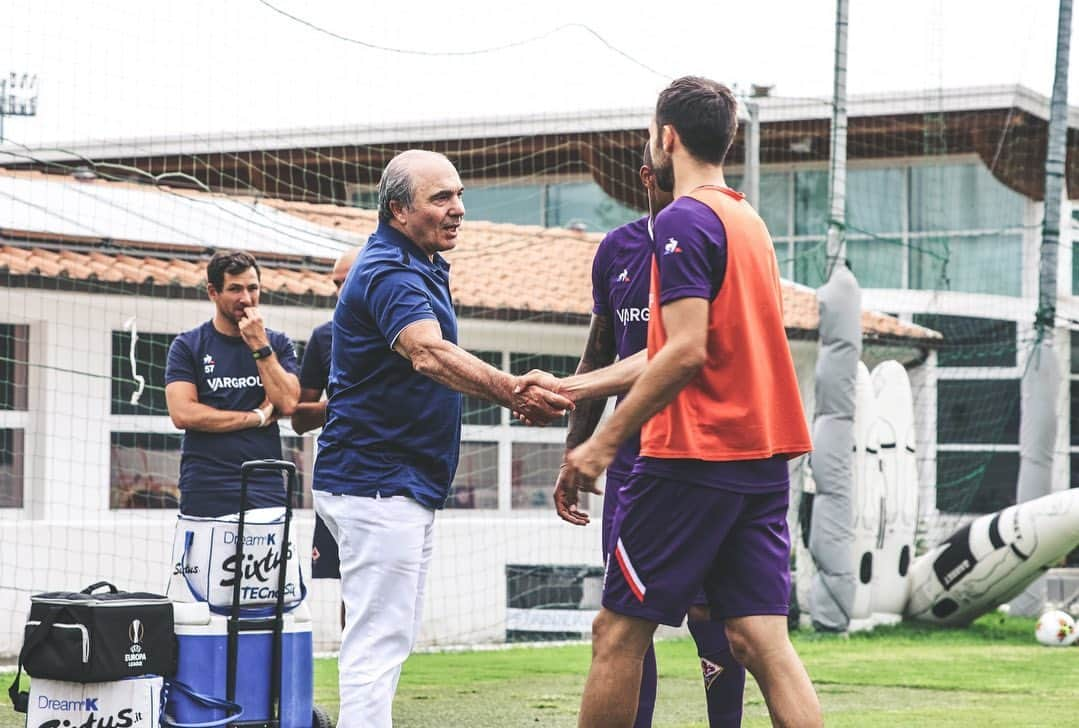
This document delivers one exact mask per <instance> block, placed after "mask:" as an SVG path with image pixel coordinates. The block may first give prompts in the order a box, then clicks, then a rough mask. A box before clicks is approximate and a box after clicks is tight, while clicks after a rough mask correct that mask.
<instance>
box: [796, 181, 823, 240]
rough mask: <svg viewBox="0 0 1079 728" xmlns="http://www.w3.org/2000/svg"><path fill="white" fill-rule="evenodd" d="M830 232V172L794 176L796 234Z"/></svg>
mask: <svg viewBox="0 0 1079 728" xmlns="http://www.w3.org/2000/svg"><path fill="white" fill-rule="evenodd" d="M826 232H828V172H827V171H825V170H813V171H809V172H796V173H795V174H794V234H795V235H824V234H825V233H826Z"/></svg>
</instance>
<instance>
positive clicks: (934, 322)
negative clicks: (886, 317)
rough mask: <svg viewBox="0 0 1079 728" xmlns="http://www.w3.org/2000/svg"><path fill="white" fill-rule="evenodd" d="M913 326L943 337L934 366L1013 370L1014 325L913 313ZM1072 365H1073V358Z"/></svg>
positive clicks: (962, 317)
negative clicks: (1009, 368) (929, 330)
mask: <svg viewBox="0 0 1079 728" xmlns="http://www.w3.org/2000/svg"><path fill="white" fill-rule="evenodd" d="M914 323H916V324H918V325H920V326H926V327H928V328H931V329H934V330H936V331H939V332H940V333H941V334H943V335H944V340H943V341H942V342H941V344H940V345H939V346H938V348H937V366H941V367H1014V366H1015V362H1016V357H1015V322H1014V321H1003V320H1000V319H988V318H975V317H972V316H943V315H939V314H929V313H916V314H914ZM1077 343H1079V342H1077ZM1074 346H1075V345H1074V344H1073V347H1074ZM1073 351H1074V348H1073ZM1072 361H1073V362H1074V361H1075V360H1074V358H1073V359H1072ZM1073 366H1075V364H1073Z"/></svg>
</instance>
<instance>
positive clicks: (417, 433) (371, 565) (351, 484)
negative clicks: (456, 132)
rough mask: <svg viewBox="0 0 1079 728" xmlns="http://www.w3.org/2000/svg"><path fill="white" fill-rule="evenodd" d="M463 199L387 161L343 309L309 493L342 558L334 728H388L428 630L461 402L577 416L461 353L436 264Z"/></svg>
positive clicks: (428, 163)
mask: <svg viewBox="0 0 1079 728" xmlns="http://www.w3.org/2000/svg"><path fill="white" fill-rule="evenodd" d="M463 193H464V188H463V187H462V186H461V179H460V177H459V176H458V174H457V170H456V169H454V167H453V165H452V164H451V163H450V161H449V160H448V159H446V157H444V156H442V155H441V154H436V153H434V152H427V151H421V150H415V149H414V150H409V151H406V152H402V153H401V154H399V155H397V156H396V157H394V158H393V159H392V160H390V163H389V164H388V165H387V166H386V169H385V170H384V171H383V173H382V179H381V181H380V182H379V190H378V207H379V209H378V214H379V225H378V229H377V230H376V231H375V233H374V234H373V235H372V236H371V238H370V239H369V240H368V241H367V245H366V246H365V247H364V249H363V251H362V252H361V253H360V255H359V257H358V258H357V260H356V263H355V264H354V265H353V267H352V271H351V272H350V273H349V275H348V278H347V279H346V280H345V285H344V286H343V287H342V288H341V294H340V299H339V300H338V303H337V308H336V309H335V310H334V315H333V354H332V357H331V364H330V385H329V393H330V399H329V402H328V404H327V409H326V425H325V427H324V428H323V429H322V435H321V437H319V454H318V458H317V459H316V461H315V484H314V487H315V509H316V510H317V511H318V513H319V514H320V515H321V516H322V518H323V519H324V520H325V522H326V526H327V527H328V528H329V529H330V533H331V534H333V536H334V540H336V541H337V545H338V548H339V552H340V558H341V596H342V599H343V600H344V603H345V629H344V633H343V635H342V639H341V655H340V658H339V659H340V663H339V674H340V689H341V718H340V721H339V722H338V728H358V727H359V726H362V727H363V728H389V726H390V725H391V708H392V703H393V694H394V691H395V690H396V688H397V679H398V677H399V676H400V674H401V665H402V663H404V661H405V659H406V658H407V657H408V653H409V652H410V651H411V649H412V645H413V643H414V642H415V639H416V634H417V632H418V631H419V624H420V614H421V607H422V602H423V593H424V583H425V580H426V575H427V567H428V564H429V563H430V559H431V548H432V528H433V525H434V515H435V511H436V510H438V509H440V508H442V507H443V505H444V503H445V501H446V496H447V494H448V492H449V488H450V484H451V483H452V482H453V476H454V472H455V471H456V469H457V457H458V453H459V450H460V438H461V393H462V392H463V393H465V394H470V395H473V396H477V397H482V398H485V399H487V400H490V401H492V402H495V403H497V404H500V405H503V406H505V407H510V408H512V409H513V410H515V411H517V412H521V413H522V414H523V415H524V416H526V417H527V418H528V419H529V420H531V421H534V422H544V421H550V420H552V419H554V418H556V417H560V416H561V415H562V414H563V413H564V411H565V410H566V409H572V407H573V405H572V403H571V402H570V401H569V400H568V399H566V398H565V397H562V396H560V395H556V394H554V393H551V392H548V391H546V390H537V389H534V388H533V389H527V391H525V388H524V387H522V386H520V379H519V378H518V377H513V376H510V375H509V374H505V373H504V372H500V371H499V370H497V369H495V368H493V367H491V366H490V365H488V364H485V363H484V362H483V361H481V360H479V359H477V358H476V357H474V356H472V355H471V354H469V353H468V352H466V351H465V350H464V349H461V348H460V347H458V346H457V319H456V316H455V315H454V311H453V304H452V302H451V300H450V286H449V270H450V267H449V264H448V263H446V261H445V259H443V257H442V256H441V255H440V253H441V252H444V251H447V250H450V249H452V248H454V247H456V245H457V236H458V233H459V231H460V228H461V221H462V219H463V218H464V214H465V207H464V203H463V202H462V194H463ZM518 389H520V390H521V391H520V392H518V391H517V390H518Z"/></svg>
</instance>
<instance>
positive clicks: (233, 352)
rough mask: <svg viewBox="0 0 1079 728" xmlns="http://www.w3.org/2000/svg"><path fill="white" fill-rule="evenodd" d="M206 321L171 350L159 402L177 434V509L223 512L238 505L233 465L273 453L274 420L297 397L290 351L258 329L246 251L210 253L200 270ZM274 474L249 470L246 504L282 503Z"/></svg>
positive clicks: (254, 270) (254, 276) (277, 449)
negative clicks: (209, 304)
mask: <svg viewBox="0 0 1079 728" xmlns="http://www.w3.org/2000/svg"><path fill="white" fill-rule="evenodd" d="M206 291H207V293H208V294H209V296H210V300H211V301H213V302H214V306H215V310H214V317H213V318H212V319H210V320H209V321H207V322H206V323H204V324H202V325H201V326H198V327H197V328H194V329H191V330H190V331H185V332H183V333H182V334H180V335H179V336H177V337H176V339H175V340H173V342H172V345H171V346H170V347H169V356H168V363H167V364H166V367H165V398H166V401H167V403H168V408H169V417H170V418H172V423H173V424H174V425H175V426H176V427H178V428H179V429H181V430H183V431H184V440H183V446H182V448H181V455H180V512H181V513H184V514H186V515H190V516H222V515H226V514H229V513H236V512H238V511H239V510H240V502H239V497H240V465H241V464H242V463H244V462H245V461H247V460H261V459H265V458H274V459H280V458H281V433H280V431H279V430H278V427H277V420H278V418H280V417H288V416H289V415H291V414H292V412H293V411H294V410H295V409H296V404H297V402H298V401H299V398H300V380H299V378H298V377H297V376H296V371H297V366H296V351H295V349H294V348H293V346H292V341H291V340H290V339H289V338H288V337H287V336H286V335H285V334H283V333H281V332H278V331H273V330H271V329H267V328H265V326H264V324H263V320H262V314H261V313H260V312H259V308H258V304H259V267H258V263H256V262H255V259H254V258H253V257H252V256H251V255H249V254H248V253H242V252H228V253H224V252H221V253H216V254H214V256H213V257H212V258H211V259H210V262H209V264H208V265H207V266H206ZM284 503H285V491H284V489H283V488H282V485H281V478H280V476H279V475H277V474H276V473H272V472H266V473H254V474H252V476H251V479H250V481H249V485H248V504H249V507H251V508H263V507H266V506H281V505H284Z"/></svg>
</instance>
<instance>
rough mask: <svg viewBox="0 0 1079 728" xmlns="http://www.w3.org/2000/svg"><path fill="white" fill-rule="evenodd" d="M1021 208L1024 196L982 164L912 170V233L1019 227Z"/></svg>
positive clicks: (939, 165)
mask: <svg viewBox="0 0 1079 728" xmlns="http://www.w3.org/2000/svg"><path fill="white" fill-rule="evenodd" d="M1024 205H1025V200H1024V198H1023V196H1022V195H1020V194H1019V193H1018V192H1014V191H1012V190H1010V189H1008V188H1007V187H1006V186H1004V185H1003V184H1002V183H1000V182H999V181H997V179H996V178H995V177H993V175H992V174H991V173H990V172H989V170H988V169H986V167H985V165H984V164H982V163H981V162H969V163H961V164H933V165H917V166H913V167H911V176H910V229H911V230H914V231H926V232H930V231H936V230H999V229H1002V228H1012V227H1018V226H1020V225H1022V224H1023V207H1024ZM1016 263H1018V260H1017V261H1016ZM955 290H967V289H965V288H959V289H955Z"/></svg>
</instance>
